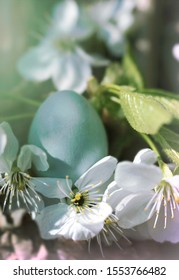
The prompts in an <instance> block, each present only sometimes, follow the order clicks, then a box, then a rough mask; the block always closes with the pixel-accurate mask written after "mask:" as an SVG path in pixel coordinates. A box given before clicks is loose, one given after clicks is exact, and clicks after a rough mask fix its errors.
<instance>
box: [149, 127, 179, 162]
mask: <svg viewBox="0 0 179 280" xmlns="http://www.w3.org/2000/svg"><path fill="white" fill-rule="evenodd" d="M154 138H155V139H156V140H157V141H158V142H159V144H160V146H161V147H162V148H163V151H164V152H165V154H166V155H167V156H168V157H169V158H170V159H171V160H172V161H173V162H174V163H176V164H177V165H179V134H178V133H175V132H173V131H172V130H170V129H168V128H165V127H163V128H161V130H160V132H159V133H158V135H156V136H155V137H154Z"/></svg>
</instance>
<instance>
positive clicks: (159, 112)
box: [120, 90, 172, 134]
mask: <svg viewBox="0 0 179 280" xmlns="http://www.w3.org/2000/svg"><path fill="white" fill-rule="evenodd" d="M120 104H121V107H122V109H123V111H124V114H125V116H126V118H127V120H128V122H129V123H130V125H131V126H132V127H133V128H134V129H135V130H137V131H138V132H140V133H145V134H156V133H157V132H158V130H159V129H160V127H161V126H162V125H163V124H168V123H170V122H171V120H172V115H171V114H170V113H169V112H168V111H167V110H166V109H165V108H164V107H163V106H162V105H161V104H160V103H159V102H158V101H157V100H155V99H154V98H153V97H151V96H145V95H143V94H139V93H137V92H131V91H129V90H121V92H120Z"/></svg>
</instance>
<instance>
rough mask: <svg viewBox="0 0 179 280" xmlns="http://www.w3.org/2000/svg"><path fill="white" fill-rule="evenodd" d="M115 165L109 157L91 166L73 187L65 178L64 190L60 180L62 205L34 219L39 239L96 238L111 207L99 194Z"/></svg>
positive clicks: (59, 187)
mask: <svg viewBox="0 0 179 280" xmlns="http://www.w3.org/2000/svg"><path fill="white" fill-rule="evenodd" d="M116 164H117V160H116V159H115V158H113V157H111V156H108V157H105V158H103V159H102V160H100V161H98V162H97V163H96V164H94V165H93V166H92V167H91V168H90V169H89V170H87V171H86V172H85V173H84V174H83V175H82V176H81V177H80V178H79V179H78V180H77V181H76V182H75V184H74V185H73V184H72V182H71V180H69V179H68V178H66V187H64V182H62V183H61V180H59V182H58V198H60V199H61V203H59V204H55V205H51V206H49V207H46V208H44V209H43V210H42V211H41V213H40V214H39V215H38V216H37V223H38V225H39V229H40V232H41V235H42V237H43V238H45V239H52V238H57V237H59V236H61V237H62V236H63V237H65V238H67V239H68V238H70V239H73V240H89V239H90V238H93V237H94V236H96V235H97V234H98V233H99V232H100V231H101V230H102V228H103V226H104V221H105V219H106V218H107V217H108V216H109V215H110V214H111V213H112V208H111V207H110V206H109V205H108V204H107V203H105V202H103V201H102V195H103V192H104V189H105V188H106V184H108V181H109V179H110V178H111V176H112V174H113V172H114V170H115V167H116ZM38 191H40V192H42V193H43V190H38ZM45 195H46V194H45Z"/></svg>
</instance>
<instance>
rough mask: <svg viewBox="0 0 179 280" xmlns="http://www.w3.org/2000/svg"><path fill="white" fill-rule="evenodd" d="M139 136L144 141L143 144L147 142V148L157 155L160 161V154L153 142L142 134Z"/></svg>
mask: <svg viewBox="0 0 179 280" xmlns="http://www.w3.org/2000/svg"><path fill="white" fill-rule="evenodd" d="M140 135H141V136H142V138H143V139H144V140H145V142H147V144H148V145H149V147H150V148H151V149H152V150H153V151H154V152H155V153H156V154H157V155H158V158H159V159H160V158H161V157H160V153H159V151H158V149H157V147H156V145H155V144H154V142H153V141H152V140H151V139H150V137H149V136H147V135H146V134H144V133H140Z"/></svg>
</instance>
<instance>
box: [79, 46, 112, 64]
mask: <svg viewBox="0 0 179 280" xmlns="http://www.w3.org/2000/svg"><path fill="white" fill-rule="evenodd" d="M76 52H77V54H78V55H79V56H80V57H82V58H83V59H84V60H85V61H87V62H88V63H89V64H90V65H92V66H99V67H100V66H106V65H108V64H109V63H110V61H109V60H108V59H106V58H103V57H100V56H99V55H91V54H88V53H87V52H85V51H84V50H83V49H82V48H79V47H77V48H76Z"/></svg>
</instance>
